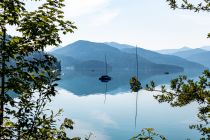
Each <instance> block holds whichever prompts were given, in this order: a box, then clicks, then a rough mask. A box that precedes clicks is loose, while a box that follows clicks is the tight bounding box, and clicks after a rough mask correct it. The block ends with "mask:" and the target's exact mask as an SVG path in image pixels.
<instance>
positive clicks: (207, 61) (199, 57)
mask: <svg viewBox="0 0 210 140" xmlns="http://www.w3.org/2000/svg"><path fill="white" fill-rule="evenodd" d="M186 59H188V60H191V61H194V62H197V63H200V64H202V65H204V66H207V67H208V68H210V51H206V52H202V53H197V54H194V55H191V56H188V57H187V58H186Z"/></svg>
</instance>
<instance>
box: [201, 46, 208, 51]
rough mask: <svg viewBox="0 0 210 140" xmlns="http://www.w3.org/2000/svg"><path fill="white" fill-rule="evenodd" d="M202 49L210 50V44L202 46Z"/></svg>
mask: <svg viewBox="0 0 210 140" xmlns="http://www.w3.org/2000/svg"><path fill="white" fill-rule="evenodd" d="M201 49H203V50H206V51H210V46H203V47H201Z"/></svg>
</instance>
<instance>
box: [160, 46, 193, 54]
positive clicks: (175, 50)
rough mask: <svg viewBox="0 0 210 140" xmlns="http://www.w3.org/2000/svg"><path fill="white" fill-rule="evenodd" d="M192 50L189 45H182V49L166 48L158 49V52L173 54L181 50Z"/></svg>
mask: <svg viewBox="0 0 210 140" xmlns="http://www.w3.org/2000/svg"><path fill="white" fill-rule="evenodd" d="M187 50H191V48H189V47H182V48H180V49H164V50H157V51H156V52H158V53H161V54H172V53H176V52H180V51H187Z"/></svg>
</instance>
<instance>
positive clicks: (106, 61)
mask: <svg viewBox="0 0 210 140" xmlns="http://www.w3.org/2000/svg"><path fill="white" fill-rule="evenodd" d="M105 67H106V75H107V60H106V55H105Z"/></svg>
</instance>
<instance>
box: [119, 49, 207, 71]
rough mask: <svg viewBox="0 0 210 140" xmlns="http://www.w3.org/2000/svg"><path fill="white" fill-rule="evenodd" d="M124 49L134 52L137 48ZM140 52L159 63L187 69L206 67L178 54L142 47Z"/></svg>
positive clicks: (141, 54)
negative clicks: (162, 52) (161, 52)
mask: <svg viewBox="0 0 210 140" xmlns="http://www.w3.org/2000/svg"><path fill="white" fill-rule="evenodd" d="M123 51H125V52H128V53H133V54H134V53H135V51H136V49H135V48H130V49H123ZM138 54H139V55H140V56H141V57H143V58H145V59H147V60H149V61H152V62H154V63H157V64H169V65H175V66H180V67H183V68H184V69H185V70H195V69H197V70H203V69H205V67H204V66H203V65H201V64H199V63H196V62H192V61H189V60H186V59H184V58H181V57H178V56H173V55H167V54H160V53H157V52H153V51H149V50H146V49H142V48H138ZM140 61H141V60H140Z"/></svg>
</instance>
